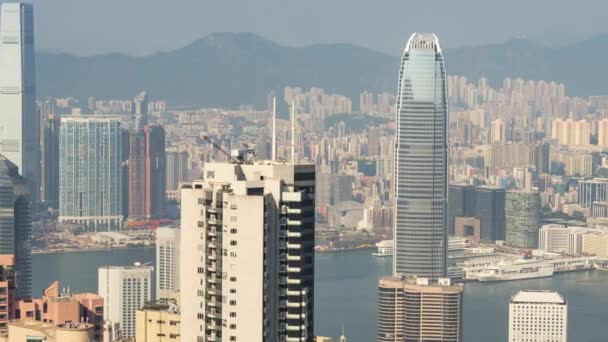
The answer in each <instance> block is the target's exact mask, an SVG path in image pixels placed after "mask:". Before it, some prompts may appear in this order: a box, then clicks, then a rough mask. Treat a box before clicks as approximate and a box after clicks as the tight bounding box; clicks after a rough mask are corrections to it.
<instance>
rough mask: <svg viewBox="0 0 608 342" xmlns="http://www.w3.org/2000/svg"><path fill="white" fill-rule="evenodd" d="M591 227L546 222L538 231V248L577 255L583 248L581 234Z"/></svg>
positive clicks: (588, 230)
mask: <svg viewBox="0 0 608 342" xmlns="http://www.w3.org/2000/svg"><path fill="white" fill-rule="evenodd" d="M590 231H591V229H588V228H585V227H566V226H564V225H561V224H547V225H544V226H542V227H541V228H540V229H539V231H538V249H541V250H543V251H546V252H552V253H565V254H570V255H578V254H581V253H582V249H583V235H584V234H586V233H588V232H590Z"/></svg>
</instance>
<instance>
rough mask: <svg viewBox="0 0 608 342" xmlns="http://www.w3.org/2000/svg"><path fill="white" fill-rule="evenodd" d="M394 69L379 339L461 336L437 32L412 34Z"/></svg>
mask: <svg viewBox="0 0 608 342" xmlns="http://www.w3.org/2000/svg"><path fill="white" fill-rule="evenodd" d="M399 75H400V78H399V89H398V96H397V118H396V121H397V127H396V150H395V168H394V169H395V183H396V184H395V221H394V252H393V254H394V257H393V276H392V277H385V278H382V279H380V282H379V284H378V291H379V294H378V341H382V342H388V341H390V342H401V341H417V342H422V341H437V342H439V341H442V342H445V341H450V342H452V341H453V342H459V341H461V340H462V286H459V285H452V284H451V283H450V280H449V279H446V278H445V277H446V274H447V228H448V227H447V221H448V210H450V211H451V210H452V209H454V208H448V198H447V193H448V184H447V167H448V159H447V141H448V139H447V115H448V113H447V94H446V73H445V68H444V65H443V56H442V53H441V48H440V47H439V41H438V39H437V37H436V36H435V35H434V34H426V33H423V34H418V33H415V34H413V35H412V36H411V37H410V39H409V41H408V42H407V45H406V47H405V51H404V53H403V59H402V63H401V70H400V73H399ZM462 190H463V191H466V190H467V189H465V188H463V189H462ZM461 195H462V196H464V193H462V194H461ZM463 210H465V209H463Z"/></svg>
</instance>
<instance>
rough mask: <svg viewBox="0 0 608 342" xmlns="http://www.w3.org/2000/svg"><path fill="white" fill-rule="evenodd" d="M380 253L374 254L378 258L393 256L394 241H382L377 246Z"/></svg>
mask: <svg viewBox="0 0 608 342" xmlns="http://www.w3.org/2000/svg"><path fill="white" fill-rule="evenodd" d="M376 247H378V251H377V252H376V253H372V255H373V256H376V257H389V256H392V255H393V240H382V241H380V242H378V243H377V244H376Z"/></svg>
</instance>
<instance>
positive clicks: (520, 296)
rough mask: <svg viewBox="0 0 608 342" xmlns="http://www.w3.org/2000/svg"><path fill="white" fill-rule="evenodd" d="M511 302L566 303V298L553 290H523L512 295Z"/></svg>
mask: <svg viewBox="0 0 608 342" xmlns="http://www.w3.org/2000/svg"><path fill="white" fill-rule="evenodd" d="M511 303H537V304H566V300H565V299H564V297H562V295H561V294H559V293H558V292H557V291H553V290H521V291H519V292H517V294H516V295H515V296H513V297H511Z"/></svg>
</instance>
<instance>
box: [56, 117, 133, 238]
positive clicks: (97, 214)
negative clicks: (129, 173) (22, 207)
mask: <svg viewBox="0 0 608 342" xmlns="http://www.w3.org/2000/svg"><path fill="white" fill-rule="evenodd" d="M59 212H60V213H59V221H61V222H72V223H77V224H82V225H83V226H85V227H86V228H87V229H89V230H94V231H98V230H113V229H119V228H120V227H121V224H122V220H123V215H122V133H121V126H120V120H119V119H118V118H113V117H103V116H95V117H86V116H80V117H78V116H73V117H63V118H61V128H60V138H59Z"/></svg>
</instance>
